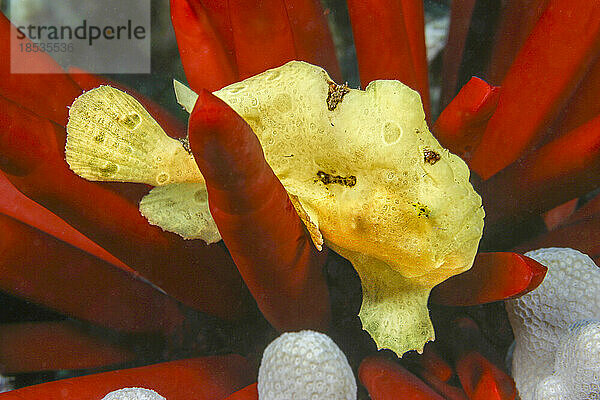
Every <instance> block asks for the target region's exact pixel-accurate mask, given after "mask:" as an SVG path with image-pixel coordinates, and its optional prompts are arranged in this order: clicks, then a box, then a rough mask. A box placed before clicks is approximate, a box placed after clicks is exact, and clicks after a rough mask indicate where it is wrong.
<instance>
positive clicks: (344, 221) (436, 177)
mask: <svg viewBox="0 0 600 400" xmlns="http://www.w3.org/2000/svg"><path fill="white" fill-rule="evenodd" d="M176 94H177V97H178V101H179V102H180V103H181V104H182V105H183V106H184V108H186V109H187V110H188V111H191V110H192V109H193V106H194V103H195V101H196V97H197V96H196V95H195V94H194V93H193V92H191V91H190V90H189V89H187V88H185V87H183V85H181V84H179V85H176ZM214 94H215V95H216V96H218V97H220V98H221V99H223V100H224V101H225V102H227V103H228V104H229V105H230V106H231V107H232V108H233V109H234V110H236V111H237V112H238V113H239V114H240V115H241V116H242V117H243V118H244V119H245V120H246V121H247V122H248V123H249V124H250V126H251V127H252V129H253V130H254V132H255V133H256V135H257V137H258V139H259V140H260V142H261V145H262V146H263V149H264V153H265V157H266V159H267V162H268V163H269V165H270V166H271V167H272V168H273V171H274V172H275V174H276V175H277V177H278V178H279V179H280V181H281V182H282V184H283V185H284V187H285V188H286V190H287V191H288V193H289V194H290V198H292V200H293V203H294V205H295V206H296V208H297V209H298V211H299V215H300V216H301V218H302V219H303V220H304V221H305V223H306V225H307V228H308V231H309V232H310V233H311V236H312V238H313V241H314V242H315V245H317V247H320V245H321V244H322V240H323V239H324V240H325V242H326V243H327V244H328V245H329V246H330V247H332V248H333V249H334V250H336V251H338V252H339V253H340V254H342V255H343V256H345V257H346V258H348V259H349V260H350V261H351V262H352V263H353V265H354V266H355V268H356V269H357V271H358V273H359V275H360V277H361V280H362V285H363V304H362V308H361V311H360V314H359V315H360V318H361V320H362V322H363V326H364V328H365V329H366V330H367V331H368V332H369V333H370V334H371V336H372V337H373V338H374V339H375V341H376V342H377V344H378V346H379V347H385V348H389V349H391V350H393V351H394V352H396V353H397V354H398V355H402V354H403V353H405V352H406V351H409V350H419V351H421V350H422V348H423V346H424V344H425V343H426V342H427V341H429V340H433V339H434V332H433V327H432V325H431V321H430V319H429V312H428V310H427V298H428V296H429V292H430V290H431V288H433V286H435V285H437V284H438V283H440V282H442V281H444V280H445V279H447V278H448V277H450V276H452V275H455V274H458V273H461V272H463V271H465V270H467V269H468V268H470V267H471V265H472V262H473V259H474V257H475V253H476V251H477V246H478V243H479V240H480V238H481V234H482V231H483V217H484V212H483V209H482V206H481V198H480V197H479V196H478V195H477V194H476V193H475V191H474V190H473V188H472V186H471V185H470V183H469V170H468V168H467V166H466V165H465V163H464V162H463V161H462V160H461V159H460V158H459V157H457V156H455V155H453V154H450V153H449V152H448V151H447V150H445V149H444V148H442V147H441V146H440V144H439V143H438V142H437V140H436V139H435V138H434V137H433V136H432V135H431V133H430V132H429V130H428V128H427V125H426V123H425V115H424V112H423V108H422V105H421V100H420V97H419V95H418V93H417V92H415V91H413V90H411V89H410V88H408V87H407V86H405V85H403V84H402V83H400V82H398V81H375V82H372V83H371V84H370V85H369V86H368V87H367V88H366V90H365V91H361V90H353V89H350V90H347V89H345V88H341V87H339V86H336V85H335V84H334V83H333V82H332V80H331V78H329V76H328V75H327V73H326V72H325V71H324V70H323V69H321V68H319V67H316V66H312V65H310V64H307V63H304V62H295V61H294V62H290V63H287V64H285V65H283V66H281V67H279V68H275V69H272V70H269V71H266V72H264V73H262V74H260V75H257V76H254V77H252V78H249V79H246V80H244V81H242V82H238V83H235V84H233V85H230V86H228V87H226V88H224V89H221V90H219V91H217V92H215V93H214ZM328 99H329V101H328ZM74 106H75V104H74ZM185 162H186V163H187V162H188V161H185ZM182 168H184V169H185V170H189V169H190V168H191V166H189V165H186V166H182ZM202 185H203V184H202V183H201V182H199V183H198V186H197V187H195V188H194V189H190V190H197V191H201V190H202V188H203V186H202ZM163 188H164V190H166V191H168V190H169V189H168V185H167V186H164V187H163ZM204 190H205V189H204ZM188 197H189V196H188ZM195 206H196V207H197V206H198V205H197V204H196V205H195ZM165 210H166V209H165ZM170 212H171V211H164V212H163V211H160V212H159V214H160V213H163V214H164V215H163V214H161V215H160V216H159V217H157V218H154V220H155V221H157V220H161V219H162V220H165V219H169V218H171V217H165V215H167V214H169V213H170ZM146 215H147V214H146ZM159 225H161V224H160V223H159ZM192 230H193V229H192ZM184 231H189V229H187V230H184ZM321 235H322V236H321Z"/></svg>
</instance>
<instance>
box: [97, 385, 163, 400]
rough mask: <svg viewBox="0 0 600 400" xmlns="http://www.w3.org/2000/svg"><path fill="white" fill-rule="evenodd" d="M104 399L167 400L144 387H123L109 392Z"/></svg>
mask: <svg viewBox="0 0 600 400" xmlns="http://www.w3.org/2000/svg"><path fill="white" fill-rule="evenodd" d="M102 400H166V399H165V398H164V397H162V396H161V395H160V394H158V393H156V392H155V391H154V390H150V389H144V388H137V387H132V388H123V389H119V390H115V391H113V392H110V393H108V394H107V395H106V396H104V397H103V398H102Z"/></svg>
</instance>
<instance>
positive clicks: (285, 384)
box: [258, 331, 356, 400]
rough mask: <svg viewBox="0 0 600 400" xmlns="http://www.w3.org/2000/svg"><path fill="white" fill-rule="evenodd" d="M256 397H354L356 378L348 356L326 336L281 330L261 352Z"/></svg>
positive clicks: (273, 399)
mask: <svg viewBox="0 0 600 400" xmlns="http://www.w3.org/2000/svg"><path fill="white" fill-rule="evenodd" d="M258 397H259V398H260V400H286V399H294V400H305V399H306V400H310V399H320V400H328V399H330V400H355V399H356V380H355V378H354V374H353V373H352V369H351V368H350V365H349V364H348V360H347V359H346V356H345V355H344V353H342V351H341V350H340V349H339V347H337V345H336V344H335V343H334V342H333V340H331V339H330V338H329V336H327V335H325V334H323V333H318V332H313V331H301V332H290V333H284V334H283V335H281V336H279V337H278V338H277V339H275V340H274V341H273V342H272V343H271V344H269V346H267V348H266V349H265V352H264V354H263V358H262V361H261V364H260V368H259V370H258Z"/></svg>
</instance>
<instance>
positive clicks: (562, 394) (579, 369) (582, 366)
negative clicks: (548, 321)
mask: <svg viewBox="0 0 600 400" xmlns="http://www.w3.org/2000/svg"><path fill="white" fill-rule="evenodd" d="M534 399H535V400H548V399H551V400H555V399H556V400H563V399H564V400H593V399H600V321H580V322H578V323H576V324H574V325H573V326H572V327H571V328H570V329H569V332H568V333H567V334H566V335H565V336H563V338H562V340H561V343H560V346H559V348H558V351H557V352H556V359H555V361H554V373H553V374H552V375H550V376H549V377H547V378H546V379H543V380H542V381H541V382H540V383H538V385H537V387H536V390H535V394H534Z"/></svg>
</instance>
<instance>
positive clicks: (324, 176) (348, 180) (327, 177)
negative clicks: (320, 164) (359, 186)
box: [317, 171, 356, 187]
mask: <svg viewBox="0 0 600 400" xmlns="http://www.w3.org/2000/svg"><path fill="white" fill-rule="evenodd" d="M317 178H319V180H320V181H321V182H323V184H324V185H330V184H334V183H337V184H339V185H342V186H348V187H352V186H354V185H356V176H354V175H350V176H339V175H331V174H328V173H326V172H323V171H319V172H317Z"/></svg>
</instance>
